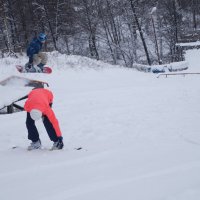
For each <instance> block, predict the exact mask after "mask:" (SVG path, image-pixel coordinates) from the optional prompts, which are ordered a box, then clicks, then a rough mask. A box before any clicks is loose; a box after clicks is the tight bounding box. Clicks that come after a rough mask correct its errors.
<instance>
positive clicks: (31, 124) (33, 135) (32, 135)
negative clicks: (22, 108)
mask: <svg viewBox="0 0 200 200" xmlns="http://www.w3.org/2000/svg"><path fill="white" fill-rule="evenodd" d="M43 124H44V127H45V129H46V131H47V133H48V135H49V138H50V140H51V141H53V142H57V141H58V136H57V135H56V131H55V129H54V127H53V125H52V123H51V122H50V121H49V119H48V117H47V116H43ZM26 127H27V129H28V139H29V140H31V141H32V142H36V141H38V140H39V133H38V130H37V128H36V126H35V121H34V120H33V119H32V118H31V116H30V113H29V112H27V117H26Z"/></svg>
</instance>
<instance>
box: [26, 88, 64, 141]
mask: <svg viewBox="0 0 200 200" xmlns="http://www.w3.org/2000/svg"><path fill="white" fill-rule="evenodd" d="M51 103H53V94H52V92H51V91H49V90H47V89H44V88H38V89H34V90H32V91H31V92H30V93H29V95H28V99H27V100H26V102H25V105H24V109H25V110H26V111H27V112H30V111H31V110H32V109H38V110H40V111H41V112H42V114H43V115H46V116H47V117H48V119H49V121H50V122H51V123H52V125H53V127H54V129H55V131H56V135H57V136H58V137H60V136H61V135H62V134H61V131H60V127H59V123H58V120H57V119H56V116H55V114H54V112H53V110H52V109H51V107H50V105H49V104H51Z"/></svg>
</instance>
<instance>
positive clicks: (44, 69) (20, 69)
mask: <svg viewBox="0 0 200 200" xmlns="http://www.w3.org/2000/svg"><path fill="white" fill-rule="evenodd" d="M16 69H17V71H18V72H20V73H44V74H51V73H52V69H51V67H48V66H45V67H44V68H43V71H41V72H27V71H24V70H23V69H24V67H23V66H22V65H16Z"/></svg>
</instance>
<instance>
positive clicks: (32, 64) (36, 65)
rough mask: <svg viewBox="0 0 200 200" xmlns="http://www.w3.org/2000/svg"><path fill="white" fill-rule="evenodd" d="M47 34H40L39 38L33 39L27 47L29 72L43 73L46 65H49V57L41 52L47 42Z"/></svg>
mask: <svg viewBox="0 0 200 200" xmlns="http://www.w3.org/2000/svg"><path fill="white" fill-rule="evenodd" d="M46 38H47V37H46V34H45V33H40V34H39V35H38V37H35V38H33V40H32V41H31V43H30V44H29V45H28V47H27V51H26V53H27V56H28V57H29V62H28V63H26V64H25V69H26V71H27V72H42V71H43V67H44V65H45V64H46V63H47V55H46V54H45V53H43V52H41V49H42V45H43V44H44V43H45V41H46Z"/></svg>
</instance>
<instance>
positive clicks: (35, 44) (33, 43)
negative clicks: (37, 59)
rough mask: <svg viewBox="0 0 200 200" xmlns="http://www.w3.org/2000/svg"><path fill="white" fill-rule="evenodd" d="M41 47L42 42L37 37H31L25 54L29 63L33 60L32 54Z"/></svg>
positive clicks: (37, 51)
mask: <svg viewBox="0 0 200 200" xmlns="http://www.w3.org/2000/svg"><path fill="white" fill-rule="evenodd" d="M41 49H42V43H41V42H40V41H39V40H38V39H37V38H33V40H32V41H31V43H30V44H29V46H28V47H27V50H26V54H27V56H28V57H29V63H32V62H33V55H34V54H38V53H39V52H40V50H41Z"/></svg>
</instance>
